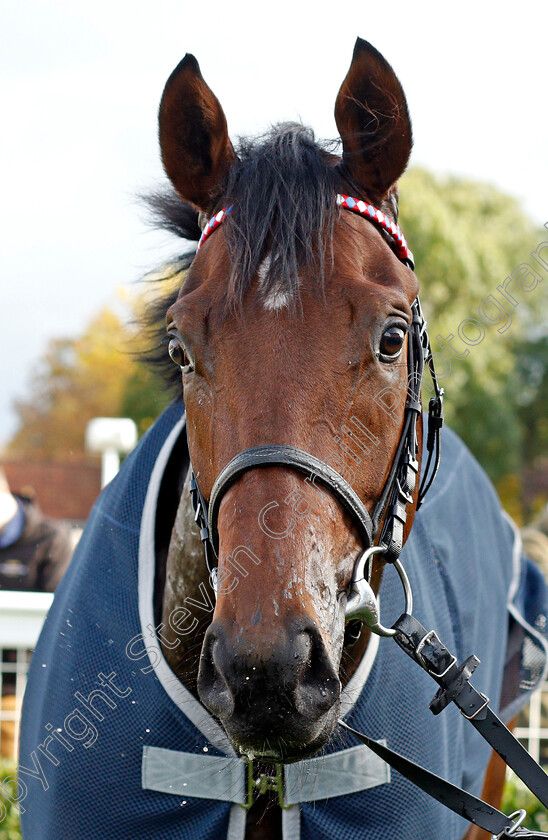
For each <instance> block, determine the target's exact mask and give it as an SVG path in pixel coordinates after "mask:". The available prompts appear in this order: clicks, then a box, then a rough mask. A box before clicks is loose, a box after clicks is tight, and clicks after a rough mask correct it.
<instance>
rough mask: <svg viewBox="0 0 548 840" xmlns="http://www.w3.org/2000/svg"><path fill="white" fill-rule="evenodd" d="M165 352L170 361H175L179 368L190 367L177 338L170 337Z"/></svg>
mask: <svg viewBox="0 0 548 840" xmlns="http://www.w3.org/2000/svg"><path fill="white" fill-rule="evenodd" d="M167 352H168V353H169V357H170V359H171V361H172V362H175V364H176V365H178V366H179V367H180V368H182V369H185V368H189V367H190V363H189V360H188V356H187V355H186V353H185V350H184V347H183V345H182V344H181V342H180V341H179V339H178V338H171V339H170V341H169V344H168V346H167Z"/></svg>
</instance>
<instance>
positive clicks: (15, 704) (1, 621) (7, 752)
mask: <svg viewBox="0 0 548 840" xmlns="http://www.w3.org/2000/svg"><path fill="white" fill-rule="evenodd" d="M52 600H53V595H51V594H50V593H48V592H0V654H1V656H0V698H1V704H0V756H3V757H4V758H8V757H9V758H17V745H18V743H19V722H20V720H21V705H22V703H23V694H24V693H25V687H26V685H27V671H28V668H29V664H30V657H31V652H32V650H33V648H34V646H35V645H36V642H37V640H38V636H39V635H40V630H41V629H42V624H43V623H44V620H45V618H46V615H47V614H48V610H49V608H50V606H51V602H52Z"/></svg>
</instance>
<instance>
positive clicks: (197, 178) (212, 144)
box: [158, 53, 236, 211]
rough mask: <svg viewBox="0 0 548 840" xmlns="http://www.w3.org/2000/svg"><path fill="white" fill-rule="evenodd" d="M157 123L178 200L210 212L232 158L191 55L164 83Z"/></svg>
mask: <svg viewBox="0 0 548 840" xmlns="http://www.w3.org/2000/svg"><path fill="white" fill-rule="evenodd" d="M158 119H159V135H160V149H161V153H162V162H163V164H164V169H165V171H166V174H167V176H168V178H169V180H170V181H171V183H172V184H173V186H174V187H175V189H176V190H177V192H178V193H179V195H180V196H181V198H183V199H184V200H185V201H190V202H191V203H192V204H194V205H195V206H196V207H198V209H199V210H204V211H209V209H210V205H211V202H212V199H214V197H215V193H216V192H217V190H218V188H219V185H220V183H221V181H222V179H223V177H224V176H225V174H226V172H227V171H228V169H229V168H230V166H231V165H232V163H233V162H234V161H235V160H236V154H235V152H234V149H233V147H232V143H231V142H230V140H229V138H228V131H227V126H226V117H225V115H224V111H223V109H222V108H221V104H220V102H219V100H218V99H217V97H216V96H215V94H214V93H213V92H212V91H211V90H210V88H209V87H208V86H207V84H206V83H205V81H204V79H203V77H202V74H201V73H200V66H199V64H198V62H197V61H196V59H195V58H194V56H193V55H190V53H187V55H185V57H184V58H183V60H182V61H181V62H180V64H178V66H177V67H176V68H175V70H174V71H173V73H172V74H171V76H170V77H169V79H168V80H167V83H166V86H165V88H164V92H163V95H162V101H161V102H160V113H159V118H158Z"/></svg>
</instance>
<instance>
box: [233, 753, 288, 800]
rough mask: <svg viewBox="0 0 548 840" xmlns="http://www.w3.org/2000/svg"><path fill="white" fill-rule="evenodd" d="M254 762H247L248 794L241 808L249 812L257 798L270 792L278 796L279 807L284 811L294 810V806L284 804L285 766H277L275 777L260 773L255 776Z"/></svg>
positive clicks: (250, 760) (251, 760) (249, 760)
mask: <svg viewBox="0 0 548 840" xmlns="http://www.w3.org/2000/svg"><path fill="white" fill-rule="evenodd" d="M253 765H254V760H253V759H248V760H247V792H246V798H245V802H244V804H243V805H242V806H241V807H242V808H244V810H246V811H249V809H250V808H251V806H252V805H253V802H254V801H255V797H256V796H260V795H261V794H262V793H267V792H268V791H269V790H272V791H274V792H275V793H277V794H278V805H279V806H280V808H282V809H283V810H284V811H287V810H288V809H289V808H292V807H293V806H292V805H285V804H284V771H283V764H275V765H274V766H275V768H276V774H275V775H274V776H271V775H269V774H268V773H259V774H258V775H257V776H255V771H254V767H253Z"/></svg>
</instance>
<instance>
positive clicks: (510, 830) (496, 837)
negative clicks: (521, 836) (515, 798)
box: [491, 808, 527, 840]
mask: <svg viewBox="0 0 548 840" xmlns="http://www.w3.org/2000/svg"><path fill="white" fill-rule="evenodd" d="M526 816H527V811H525V809H524V808H520V809H519V811H514V813H513V814H510V815H509V817H508V819H509V820H512V819H514V817H515V818H516V819H515V822H514V824H513V825H510V826H507V827H506V828H505V829H504V831H501V833H500V834H493V835H492V837H491V840H501V838H502V837H513V836H515V834H516V829H517V828H519V827H520V825H521V824H522V822H523V820H524V819H525V817H526Z"/></svg>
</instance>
